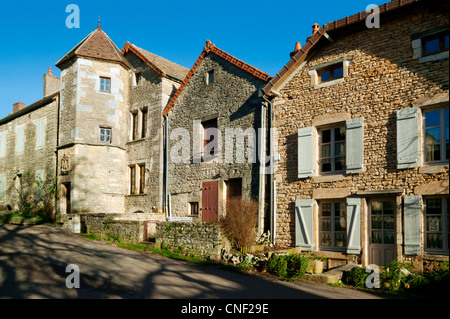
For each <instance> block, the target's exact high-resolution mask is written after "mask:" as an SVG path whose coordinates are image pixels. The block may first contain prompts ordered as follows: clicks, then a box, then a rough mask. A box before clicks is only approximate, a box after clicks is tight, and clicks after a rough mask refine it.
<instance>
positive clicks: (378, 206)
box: [372, 202, 383, 215]
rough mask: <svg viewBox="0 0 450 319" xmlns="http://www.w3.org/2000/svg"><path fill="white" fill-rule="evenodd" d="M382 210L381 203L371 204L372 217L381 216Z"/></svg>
mask: <svg viewBox="0 0 450 319" xmlns="http://www.w3.org/2000/svg"><path fill="white" fill-rule="evenodd" d="M382 210H383V203H382V202H372V215H381V212H382Z"/></svg>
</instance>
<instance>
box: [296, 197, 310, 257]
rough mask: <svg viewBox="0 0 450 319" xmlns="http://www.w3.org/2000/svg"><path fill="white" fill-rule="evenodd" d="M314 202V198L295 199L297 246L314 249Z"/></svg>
mask: <svg viewBox="0 0 450 319" xmlns="http://www.w3.org/2000/svg"><path fill="white" fill-rule="evenodd" d="M313 202H314V200H312V199H302V200H296V201H295V246H300V247H302V248H305V249H307V250H312V249H313Z"/></svg>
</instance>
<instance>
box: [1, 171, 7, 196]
mask: <svg viewBox="0 0 450 319" xmlns="http://www.w3.org/2000/svg"><path fill="white" fill-rule="evenodd" d="M5 189H6V177H5V176H4V175H1V176H0V201H3V200H5Z"/></svg>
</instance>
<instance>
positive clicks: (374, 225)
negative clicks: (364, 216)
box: [372, 215, 383, 229]
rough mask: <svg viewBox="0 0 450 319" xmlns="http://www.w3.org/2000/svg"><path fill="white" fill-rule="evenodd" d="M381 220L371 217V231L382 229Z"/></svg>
mask: <svg viewBox="0 0 450 319" xmlns="http://www.w3.org/2000/svg"><path fill="white" fill-rule="evenodd" d="M382 220H383V217H381V216H376V215H375V216H372V229H382Z"/></svg>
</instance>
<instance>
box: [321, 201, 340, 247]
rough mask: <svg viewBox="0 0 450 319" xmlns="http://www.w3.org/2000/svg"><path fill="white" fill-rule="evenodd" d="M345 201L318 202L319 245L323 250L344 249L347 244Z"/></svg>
mask: <svg viewBox="0 0 450 319" xmlns="http://www.w3.org/2000/svg"><path fill="white" fill-rule="evenodd" d="M346 210H347V205H346V204H345V202H343V201H342V202H328V201H326V202H322V203H321V204H320V215H319V219H320V222H319V225H320V229H319V232H320V235H319V246H320V249H323V250H344V249H345V247H346V244H347V239H346V231H347V227H346V224H347V221H346Z"/></svg>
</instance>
